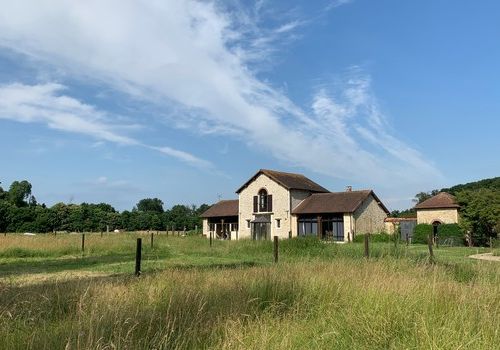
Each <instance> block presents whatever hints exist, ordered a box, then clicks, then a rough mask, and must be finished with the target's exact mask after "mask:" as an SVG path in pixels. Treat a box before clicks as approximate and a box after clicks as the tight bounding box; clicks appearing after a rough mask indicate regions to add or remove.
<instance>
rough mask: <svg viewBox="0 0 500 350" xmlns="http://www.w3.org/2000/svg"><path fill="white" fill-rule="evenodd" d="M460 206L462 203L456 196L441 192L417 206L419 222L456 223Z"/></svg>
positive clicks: (433, 223) (434, 223)
mask: <svg viewBox="0 0 500 350" xmlns="http://www.w3.org/2000/svg"><path fill="white" fill-rule="evenodd" d="M459 208H460V205H458V203H457V200H456V198H455V197H454V196H452V195H451V194H449V193H446V192H440V193H438V194H437V195H435V196H434V197H431V198H429V199H427V200H425V201H423V202H422V203H419V204H417V205H416V206H415V209H416V211H417V224H432V225H439V224H456V223H458V209H459Z"/></svg>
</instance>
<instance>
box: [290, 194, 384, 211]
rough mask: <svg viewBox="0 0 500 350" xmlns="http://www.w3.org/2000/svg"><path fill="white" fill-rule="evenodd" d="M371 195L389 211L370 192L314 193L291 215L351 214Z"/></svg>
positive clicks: (381, 204) (382, 205)
mask: <svg viewBox="0 0 500 350" xmlns="http://www.w3.org/2000/svg"><path fill="white" fill-rule="evenodd" d="M370 195H372V196H373V198H374V199H375V200H376V201H377V203H378V204H379V205H380V206H381V207H382V209H383V210H384V211H385V212H386V213H389V210H387V208H386V207H385V206H384V204H383V203H382V202H381V201H380V200H379V199H378V197H377V196H376V195H375V193H374V192H373V191H372V190H364V191H346V192H332V193H314V194H312V195H311V196H309V197H307V198H306V199H304V200H303V201H302V202H301V203H300V204H299V205H298V206H297V207H296V208H295V209H294V210H293V211H292V213H293V214H320V213H353V212H355V211H356V209H358V208H359V206H360V205H361V204H362V203H363V202H364V200H365V199H366V198H368V196H370Z"/></svg>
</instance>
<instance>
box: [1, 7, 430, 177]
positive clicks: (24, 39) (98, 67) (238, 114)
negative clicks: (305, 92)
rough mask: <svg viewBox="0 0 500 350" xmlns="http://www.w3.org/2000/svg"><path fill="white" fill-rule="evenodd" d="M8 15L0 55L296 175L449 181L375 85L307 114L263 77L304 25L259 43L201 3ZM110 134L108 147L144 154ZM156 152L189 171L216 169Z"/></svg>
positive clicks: (287, 25) (240, 15)
mask: <svg viewBox="0 0 500 350" xmlns="http://www.w3.org/2000/svg"><path fill="white" fill-rule="evenodd" d="M348 2H349V1H347V0H338V1H333V2H332V3H331V4H330V7H332V8H334V7H338V6H340V5H343V4H346V3H348ZM0 6H1V8H2V11H1V12H0V47H3V48H6V49H9V50H12V51H16V52H18V53H21V54H24V55H29V56H30V57H32V58H34V59H35V60H38V61H39V62H42V63H44V64H46V65H50V66H54V67H58V68H59V69H64V70H65V71H67V72H68V73H69V74H71V75H73V76H75V77H80V78H83V79H93V80H95V81H99V82H102V83H103V84H106V85H108V86H110V87H113V88H114V89H117V90H119V91H121V92H125V93H128V94H130V95H132V96H134V98H139V99H142V100H143V101H146V102H149V103H152V104H154V105H155V106H156V107H157V108H160V109H164V110H165V114H164V115H165V118H172V120H175V123H176V124H177V125H180V126H182V127H189V128H191V129H196V128H198V130H199V132H200V133H204V132H207V130H208V132H213V133H224V134H227V135H231V136H232V137H234V138H235V139H238V140H241V141H242V142H246V143H249V144H252V145H254V146H255V147H257V148H260V149H261V150H262V151H263V152H269V153H271V154H272V155H274V156H275V157H276V158H278V159H280V160H282V161H284V162H286V163H287V164H290V165H293V166H298V167H302V168H308V169H312V170H313V171H316V172H319V173H322V174H327V175H330V176H334V177H339V178H345V179H354V180H356V181H358V182H360V183H369V184H374V185H379V184H382V185H385V186H396V185H404V184H412V185H415V184H418V183H420V184H421V183H426V182H428V181H429V179H432V178H434V177H436V176H439V175H440V174H439V171H438V170H437V169H436V168H435V167H434V166H433V165H432V164H431V163H430V162H428V161H427V160H426V158H425V157H424V156H422V155H421V154H419V152H418V151H417V150H415V149H413V148H412V147H410V146H408V145H406V144H405V143H404V142H403V141H402V140H399V139H398V138H397V137H396V136H395V135H393V134H392V133H391V132H390V128H388V127H386V126H387V121H386V120H385V117H384V116H383V114H382V113H381V112H380V111H379V108H378V105H377V101H376V99H375V97H374V96H373V94H372V92H371V87H370V79H369V77H368V76H363V74H360V73H359V72H356V73H355V74H352V75H351V76H348V77H347V78H346V79H345V80H344V82H343V86H342V89H341V91H340V93H339V92H337V91H330V90H329V89H328V88H326V87H325V88H322V89H319V90H318V91H315V92H314V93H313V98H312V102H311V106H309V107H304V106H297V105H296V104H295V103H294V102H293V101H291V100H290V99H289V98H288V97H287V96H286V95H285V94H284V93H282V92H281V91H279V90H277V89H275V88H274V87H273V86H271V85H270V84H269V83H268V82H266V81H264V80H262V79H260V78H259V77H258V75H257V74H256V73H255V72H256V71H258V70H259V69H260V68H261V66H260V65H259V64H256V62H257V63H258V62H259V60H260V61H261V62H263V61H265V59H266V57H268V55H269V54H270V52H272V47H273V43H275V42H276V38H279V36H280V35H289V34H290V33H294V32H295V31H296V30H297V28H300V26H301V23H302V22H301V21H300V20H296V21H293V20H292V21H290V20H289V19H287V20H286V21H285V22H284V23H283V24H282V25H281V26H278V27H277V28H274V30H272V31H261V30H259V29H258V27H259V26H258V24H256V23H255V22H254V18H255V16H251V15H248V14H246V13H245V12H241V11H236V12H228V11H225V10H224V9H223V8H221V7H220V6H218V4H217V3H214V2H210V1H204V2H199V1H194V0H183V1H181V0H168V1H123V0H110V1H99V0H92V1H85V2H81V1H63V0H52V1H48V0H37V1H21V0H20V1H15V2H12V1H0ZM262 6H264V5H262V3H259V5H258V6H256V8H257V7H259V9H260V8H261V7H262ZM256 11H257V10H256ZM249 28H250V29H249ZM172 110H174V111H175V113H169V111H172ZM47 118H48V117H47ZM96 122H97V123H99V120H98V121H96ZM56 125H61V126H60V127H62V126H64V125H66V124H64V123H63V122H62V121H61V122H60V124H56ZM66 127H67V128H69V126H66ZM86 127H87V128H88V129H91V128H92V126H89V125H87V126H86ZM84 129H85V128H84ZM103 130H104V131H102V130H101V131H100V132H102V133H103V134H102V135H101V138H102V139H106V140H108V139H114V140H115V142H124V143H127V142H135V141H133V140H129V139H128V138H126V137H125V138H122V137H123V136H120V135H116V134H115V133H112V132H111V131H110V130H109V129H106V128H104V129H103ZM155 149H156V150H158V151H161V152H163V153H165V154H168V155H170V156H174V157H177V158H178V159H182V160H184V161H186V162H188V163H192V164H198V165H202V166H203V165H205V162H206V161H204V160H199V159H198V158H196V157H194V156H191V155H189V154H185V153H184V152H182V151H177V150H172V149H170V148H168V147H156V148H155Z"/></svg>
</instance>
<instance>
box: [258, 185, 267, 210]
mask: <svg viewBox="0 0 500 350" xmlns="http://www.w3.org/2000/svg"><path fill="white" fill-rule="evenodd" d="M259 211H267V191H266V190H264V189H262V190H260V191H259Z"/></svg>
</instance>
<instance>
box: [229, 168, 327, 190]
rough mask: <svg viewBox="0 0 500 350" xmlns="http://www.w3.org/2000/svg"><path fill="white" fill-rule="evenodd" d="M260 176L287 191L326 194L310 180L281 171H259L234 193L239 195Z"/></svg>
mask: <svg viewBox="0 0 500 350" xmlns="http://www.w3.org/2000/svg"><path fill="white" fill-rule="evenodd" d="M260 174H264V175H266V176H268V177H269V178H271V179H273V180H274V181H276V182H277V183H279V184H280V185H281V186H283V187H285V188H286V189H289V190H307V191H311V192H320V193H321V192H328V190H327V189H326V188H324V187H322V186H320V185H318V184H317V183H316V182H314V181H312V180H311V179H309V178H307V177H305V176H304V175H302V174H294V173H284V172H282V171H275V170H268V169H260V170H259V171H258V172H257V173H256V174H255V175H254V176H252V177H251V178H250V179H249V180H248V181H247V182H245V184H244V185H243V186H241V187H240V188H239V189H238V190H237V191H236V193H240V192H241V191H242V190H243V189H244V188H245V187H247V186H248V184H249V183H250V182H252V181H253V180H254V179H256V178H257V176H259V175H260Z"/></svg>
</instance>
